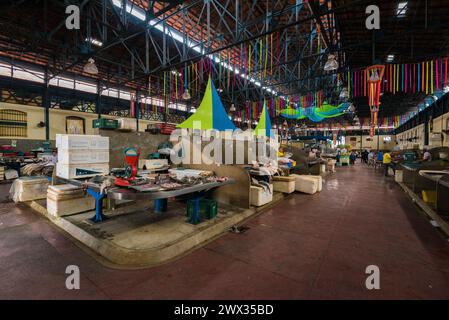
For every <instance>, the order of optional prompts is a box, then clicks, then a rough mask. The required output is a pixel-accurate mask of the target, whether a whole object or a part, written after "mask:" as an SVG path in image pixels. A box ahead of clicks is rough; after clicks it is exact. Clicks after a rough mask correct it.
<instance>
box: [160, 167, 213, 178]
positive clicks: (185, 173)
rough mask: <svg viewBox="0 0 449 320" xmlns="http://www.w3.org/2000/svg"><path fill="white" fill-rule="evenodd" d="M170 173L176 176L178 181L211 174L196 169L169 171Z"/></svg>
mask: <svg viewBox="0 0 449 320" xmlns="http://www.w3.org/2000/svg"><path fill="white" fill-rule="evenodd" d="M168 172H169V173H171V174H176V179H178V180H181V179H182V178H184V177H199V176H200V175H201V174H202V173H203V174H207V173H210V171H204V170H195V169H183V170H179V169H169V170H168Z"/></svg>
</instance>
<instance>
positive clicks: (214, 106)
mask: <svg viewBox="0 0 449 320" xmlns="http://www.w3.org/2000/svg"><path fill="white" fill-rule="evenodd" d="M177 128H181V129H202V130H211V129H215V130H218V131H224V130H228V129H229V130H234V129H235V126H234V124H233V123H232V121H231V120H230V119H229V117H228V115H227V113H226V110H225V108H224V106H223V103H222V102H221V100H220V97H219V96H218V93H217V89H215V86H214V83H213V82H212V81H211V79H210V77H209V80H208V81H207V87H206V91H205V92H204V96H203V100H202V101H201V103H200V106H199V107H198V109H197V110H196V112H195V113H194V114H192V115H191V116H190V117H189V118H188V119H186V120H185V121H184V122H183V123H181V124H179V125H178V126H177Z"/></svg>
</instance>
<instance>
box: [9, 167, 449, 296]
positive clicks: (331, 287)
mask: <svg viewBox="0 0 449 320" xmlns="http://www.w3.org/2000/svg"><path fill="white" fill-rule="evenodd" d="M6 188H7V187H6V186H5V185H0V193H1V194H3V192H6V191H7V189H6ZM248 226H249V227H250V229H249V230H248V231H247V232H246V233H243V234H241V235H236V234H226V235H224V236H223V237H221V238H219V239H218V240H216V241H214V242H212V243H210V244H208V245H207V246H206V247H204V248H202V249H199V250H197V251H195V252H193V253H192V254H190V255H188V256H186V257H184V258H182V259H179V260H177V261H175V262H172V263H170V264H167V265H163V266H160V267H156V268H151V269H146V270H135V271H123V270H112V269H108V268H105V267H103V266H102V265H100V264H99V263H97V262H96V261H95V260H94V259H93V258H91V257H90V256H89V255H88V254H86V253H85V252H84V251H83V250H81V249H80V248H78V247H77V246H76V245H75V244H74V243H72V242H71V240H69V239H67V238H66V237H65V236H64V235H63V234H61V233H60V232H59V231H58V230H57V229H55V228H54V227H53V226H52V225H50V223H48V222H47V221H45V220H44V219H42V218H40V217H39V216H38V215H37V214H35V213H33V212H31V210H30V209H28V208H27V207H25V206H15V205H14V204H12V203H1V204H0V298H2V299H5V298H6V299H17V298H31V299H39V298H50V299H53V298H62V299H85V298H88V299H92V298H98V299H104V298H112V299H133V298H137V299H330V298H336V299H344V298H351V299H355V298H364V299H365V298H366V299H381V298H384V299H391V298H399V299H408V298H411V299H429V298H442V299H448V298H449V242H448V241H447V240H446V239H444V238H443V236H442V235H440V234H439V233H438V232H437V231H436V230H435V229H434V228H433V227H432V226H431V225H430V223H429V222H428V220H427V219H426V218H425V217H424V216H423V215H422V214H421V213H420V212H419V211H418V210H417V209H416V208H415V206H414V205H413V204H412V203H411V202H410V200H409V199H408V198H407V197H406V196H405V195H404V194H403V193H402V191H401V190H400V188H399V187H398V186H397V185H395V183H394V182H393V181H392V178H384V177H383V176H382V175H381V174H380V173H375V172H374V171H372V169H368V168H366V167H362V166H360V165H357V166H355V167H351V168H339V170H338V172H337V173H336V174H335V175H333V176H330V177H328V178H327V182H326V184H325V187H324V190H323V192H321V193H320V194H316V195H314V196H308V195H302V194H296V195H294V196H292V197H290V198H289V199H288V200H286V201H284V202H282V203H280V204H279V205H277V206H276V207H274V208H273V209H271V210H269V211H267V212H265V213H263V214H261V215H260V216H258V217H256V218H254V219H253V220H251V221H250V222H249V223H248ZM69 264H75V265H77V266H79V268H80V271H81V289H80V290H77V291H76V290H71V291H70V290H67V289H66V288H65V279H66V275H65V268H66V266H67V265H69ZM368 265H377V266H378V267H379V268H380V286H381V288H380V290H367V289H366V287H365V280H366V277H367V276H368V275H367V274H365V269H366V267H367V266H368Z"/></svg>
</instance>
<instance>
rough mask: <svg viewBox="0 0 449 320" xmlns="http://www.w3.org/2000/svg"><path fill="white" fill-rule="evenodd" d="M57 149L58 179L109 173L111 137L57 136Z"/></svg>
mask: <svg viewBox="0 0 449 320" xmlns="http://www.w3.org/2000/svg"><path fill="white" fill-rule="evenodd" d="M56 147H57V148H58V163H57V165H56V175H57V176H58V177H61V178H65V179H76V178H88V177H93V176H97V175H106V174H108V173H109V137H102V136H99V135H75V134H57V135H56Z"/></svg>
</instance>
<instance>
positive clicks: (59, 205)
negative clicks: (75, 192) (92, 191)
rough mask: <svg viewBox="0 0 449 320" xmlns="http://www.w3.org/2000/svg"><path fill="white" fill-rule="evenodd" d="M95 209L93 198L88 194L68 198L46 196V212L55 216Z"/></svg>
mask: <svg viewBox="0 0 449 320" xmlns="http://www.w3.org/2000/svg"><path fill="white" fill-rule="evenodd" d="M94 209H95V199H94V198H93V197H90V196H85V197H82V198H74V199H68V200H54V199H52V198H50V197H47V212H48V213H49V214H51V215H52V216H55V217H62V216H67V215H69V214H75V213H80V212H85V211H90V210H94Z"/></svg>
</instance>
